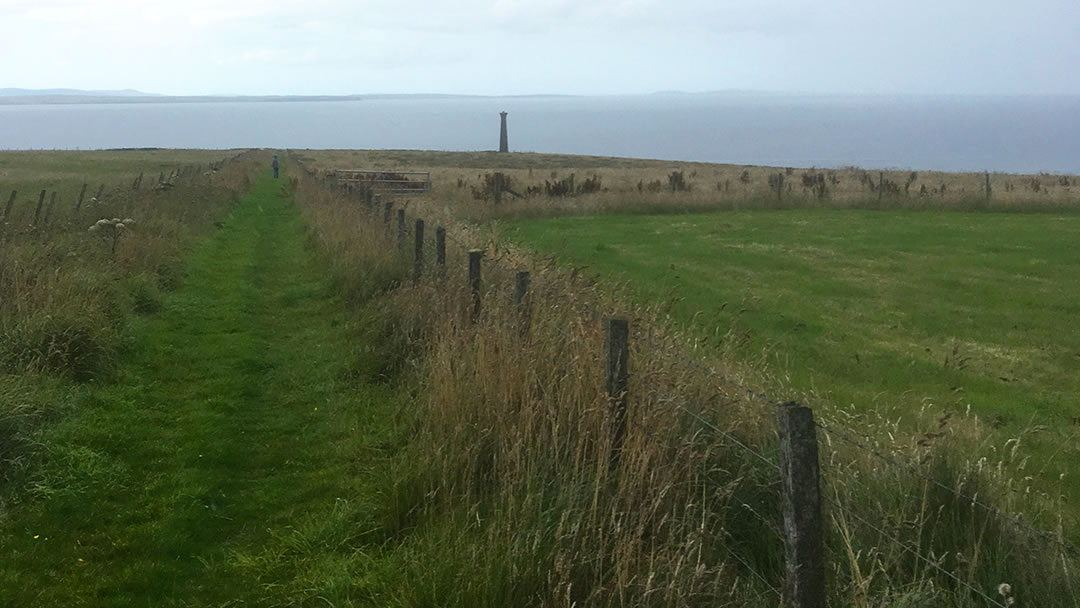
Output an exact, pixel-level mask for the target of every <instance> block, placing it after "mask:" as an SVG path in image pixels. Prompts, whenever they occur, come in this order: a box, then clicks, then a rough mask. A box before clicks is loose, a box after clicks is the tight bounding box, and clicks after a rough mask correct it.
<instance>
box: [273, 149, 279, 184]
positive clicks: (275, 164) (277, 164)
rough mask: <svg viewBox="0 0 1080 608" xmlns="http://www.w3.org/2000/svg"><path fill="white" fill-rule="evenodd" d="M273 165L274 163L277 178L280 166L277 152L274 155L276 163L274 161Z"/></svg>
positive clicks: (275, 177)
mask: <svg viewBox="0 0 1080 608" xmlns="http://www.w3.org/2000/svg"><path fill="white" fill-rule="evenodd" d="M273 165H274V179H277V175H278V167H279V163H278V157H277V154H275V155H274V163H273Z"/></svg>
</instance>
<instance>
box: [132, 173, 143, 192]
mask: <svg viewBox="0 0 1080 608" xmlns="http://www.w3.org/2000/svg"><path fill="white" fill-rule="evenodd" d="M142 178H143V174H142V173H140V174H139V177H136V178H135V181H134V182H132V183H131V189H132V190H138V189H139V186H142Z"/></svg>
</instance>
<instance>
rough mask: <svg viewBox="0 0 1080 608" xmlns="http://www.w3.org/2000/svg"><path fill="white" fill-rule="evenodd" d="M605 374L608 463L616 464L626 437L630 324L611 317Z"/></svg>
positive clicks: (606, 346) (605, 346)
mask: <svg viewBox="0 0 1080 608" xmlns="http://www.w3.org/2000/svg"><path fill="white" fill-rule="evenodd" d="M604 358H605V362H604V375H605V376H606V381H607V396H608V414H609V416H610V421H611V464H612V465H613V466H618V464H619V458H620V457H621V456H622V446H623V440H624V439H625V438H626V397H627V385H628V384H629V380H630V367H629V361H630V324H629V323H628V322H627V321H626V319H618V318H610V319H608V320H607V323H606V326H605V328H604Z"/></svg>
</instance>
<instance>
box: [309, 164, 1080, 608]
mask: <svg viewBox="0 0 1080 608" xmlns="http://www.w3.org/2000/svg"><path fill="white" fill-rule="evenodd" d="M307 172H308V174H309V176H311V177H313V178H316V179H318V173H317V172H315V171H314V170H313V169H310V168H308V169H307ZM322 184H323V185H324V186H325V187H327V188H331V189H334V187H333V186H332V185H331V184H330V183H328V182H327V181H325V180H323V181H322ZM337 190H339V191H340V189H337ZM347 195H348V196H349V197H351V198H353V199H358V198H363V197H362V196H358V195H356V194H355V193H352V192H350V193H347ZM369 204H370V200H369ZM380 205H382V207H381V208H380ZM406 207H407V205H406ZM392 208H393V202H392V201H391V202H385V203H383V202H381V201H379V199H378V198H377V197H376V199H375V204H374V205H372V208H371V214H372V215H373V216H374V217H375V218H376V219H375V220H374V221H379V219H378V216H380V215H381V221H382V222H383V223H384V224H385V225H386V230H387V231H388V232H389V231H391V230H393V231H395V232H396V242H397V243H396V244H397V248H398V249H399V250H401V251H404V250H405V248H406V244H407V243H408V240H409V237H415V236H416V232H415V227H416V226H420V225H421V224H418V223H415V219H416V218H413V222H410V221H407V219H406V217H407V215H406V213H405V208H399V209H396V211H397V214H396V216H394V217H392V216H391V213H390V210H391V209H392ZM395 222H396V225H395ZM438 230H439V231H440V232H442V233H443V234H444V235H445V239H444V242H443V243H442V244H439V243H437V242H436V241H435V240H434V239H420V240H418V241H417V242H416V243H415V247H414V255H415V256H416V258H415V263H416V268H417V269H418V270H417V272H418V273H419V272H420V270H419V269H422V268H423V267H424V266H425V265H427V264H428V262H427V260H428V259H430V258H431V257H432V256H433V257H434V258H435V259H436V260H443V261H445V259H446V250H445V242H450V243H451V244H453V245H454V246H455V247H456V248H458V249H459V250H461V251H472V252H476V251H477V249H476V248H475V243H476V241H475V240H472V239H468V238H464V237H462V238H459V237H458V236H457V235H456V234H455V233H454V232H451V231H446V230H445V229H444V228H443V227H441V226H439V227H438ZM434 232H435V231H429V232H426V234H433V233H434ZM473 236H475V235H473ZM496 253H497V255H492V256H490V257H487V258H486V259H485V261H486V263H488V264H491V265H495V266H497V267H499V268H500V269H501V270H502V271H503V272H504V273H521V272H522V271H521V268H522V267H523V266H525V265H526V264H524V262H525V261H526V260H523V259H519V258H515V257H513V256H510V255H508V254H506V253H505V252H503V253H501V254H500V253H498V252H496ZM526 274H527V273H526ZM528 280H529V279H528V277H526V281H528ZM476 281H477V282H474V278H473V277H471V276H470V280H469V289H471V290H472V291H473V292H474V293H473V297H474V298H480V295H479V293H477V290H478V287H477V285H478V277H477V278H476ZM536 289H537V286H535V285H532V284H530V290H536ZM555 295H557V296H559V297H561V298H564V299H565V300H566V301H565V302H564V303H565V304H568V305H569V306H570V307H571V308H572V309H574V310H577V311H580V312H581V313H582V314H584V315H585V316H586V317H587V318H590V319H593V320H599V319H605V318H608V317H609V316H610V315H609V314H607V312H606V311H605V310H602V309H601V307H600V306H598V305H596V303H594V302H591V301H588V300H584V299H575V298H573V297H572V296H571V294H569V293H565V292H559V293H558V294H555ZM476 301H477V306H479V304H478V302H479V300H478V299H477V300H476ZM652 333H653V332H649V331H642V332H638V334H637V335H636V339H637V340H639V341H640V342H641V343H642V344H643V347H644V348H646V349H649V350H651V351H652V352H654V353H661V354H663V355H664V356H667V357H670V358H671V359H674V360H677V361H678V362H680V363H681V364H683V365H685V366H686V367H687V368H690V369H693V370H695V371H696V372H698V373H700V374H702V375H703V376H704V378H706V379H707V381H708V382H710V383H712V384H713V385H714V387H715V389H716V390H718V391H726V392H730V391H732V390H734V391H735V392H736V393H738V394H741V395H743V396H744V397H745V398H746V399H747V400H748V401H750V402H753V403H756V404H758V405H759V406H761V407H763V408H766V409H767V410H768V411H769V413H770V414H773V415H776V416H778V417H779V418H780V419H781V424H780V427H781V428H780V432H779V434H780V435H781V444H782V445H781V448H780V449H778V450H776V451H775V452H772V453H768V452H767V451H766V450H763V449H760V448H757V447H755V446H753V445H751V443H750V442H748V441H746V440H744V439H741V438H740V437H738V436H737V435H736V434H735V433H732V432H730V431H728V430H725V429H724V428H722V427H721V426H719V425H717V424H715V423H714V422H712V421H710V420H709V419H708V418H707V417H706V416H704V415H703V414H702V413H701V412H698V411H695V410H694V409H693V408H691V407H688V406H687V405H685V404H683V403H678V402H676V403H673V409H674V410H677V411H678V412H680V413H681V414H683V415H685V416H686V417H687V418H689V419H690V420H692V421H693V422H694V424H696V425H698V426H699V428H701V429H703V430H706V431H708V432H710V433H712V434H714V435H715V436H717V437H720V438H722V439H723V440H724V441H725V442H727V443H728V444H730V445H733V446H735V447H736V448H737V449H739V450H742V451H743V452H745V453H746V454H748V455H749V456H750V457H751V458H752V459H754V460H755V461H757V462H759V463H760V464H761V465H763V466H765V467H766V469H767V470H769V471H774V472H775V473H776V474H778V475H779V476H780V477H782V478H785V479H784V481H785V485H787V483H786V482H788V481H792V482H793V483H795V484H796V485H798V486H800V488H801V489H798V491H797V492H795V493H796V494H799V493H806V494H808V495H811V496H810V501H809V502H806V501H804V502H799V499H798V498H797V497H793V496H787V495H786V494H787V488H785V498H784V499H785V501H787V502H786V503H785V504H786V505H787V507H788V508H786V509H785V513H784V526H783V528H784V530H783V532H784V534H783V537H784V538H783V539H782V540H783V542H784V544H785V553H787V559H788V562H789V563H788V564H787V566H786V569H785V573H786V574H785V580H784V581H783V583H782V584H781V585H778V584H776V583H774V582H773V581H772V580H771V579H770V578H769V577H768V576H767V575H765V574H764V573H762V572H761V571H759V570H758V569H755V568H754V567H753V566H752V564H751V563H750V562H749V561H748V560H746V559H745V558H744V557H743V556H741V555H739V554H738V552H737V551H735V550H734V549H733V548H732V547H731V546H729V545H724V549H725V550H726V552H727V553H728V554H729V555H730V556H731V557H732V558H733V559H734V560H735V561H736V562H738V563H739V564H740V565H741V566H742V567H743V568H744V569H745V570H746V571H747V572H748V573H749V574H750V575H751V576H752V577H753V578H754V579H756V580H757V581H758V582H760V583H761V584H762V585H763V586H764V588H765V590H764V591H763V593H764V594H770V593H771V594H775V595H776V596H777V597H783V598H784V602H785V605H787V606H791V607H796V608H803V607H808V606H824V605H825V602H826V598H825V594H824V589H825V582H824V580H822V581H819V582H817V583H812V589H811V591H812V593H810V594H809V595H807V594H806V593H800V591H799V587H800V585H803V584H805V583H806V581H800V580H799V577H800V576H803V575H804V574H805V573H806V572H807V571H812V572H814V573H818V574H815V576H821V577H822V578H823V577H824V568H823V567H822V566H823V564H821V563H808V562H807V561H806V559H808V558H806V556H805V555H803V554H800V553H799V550H800V549H799V547H800V543H801V542H803V540H804V539H802V538H795V537H794V536H798V535H799V534H800V533H802V534H805V533H806V532H807V530H798V529H797V528H799V524H798V523H797V521H796V520H798V519H800V518H802V517H803V515H805V512H809V511H817V512H819V513H820V510H821V507H822V506H823V505H826V506H828V507H829V508H830V509H831V510H832V511H833V512H835V513H836V514H837V515H838V516H839V517H842V518H844V519H845V520H853V521H855V522H858V523H859V524H860V525H861V526H863V527H864V528H866V529H868V530H870V531H872V532H873V533H875V534H877V535H878V536H879V537H880V538H883V539H886V540H888V541H889V542H891V543H893V544H894V545H895V546H896V547H897V548H899V549H901V550H902V551H903V552H904V553H906V554H910V555H911V556H912V557H913V558H915V559H916V560H917V561H918V562H920V563H922V564H924V565H925V566H926V567H927V568H929V569H930V570H932V571H933V572H935V573H937V575H939V576H940V577H941V578H942V580H944V581H948V582H949V583H950V584H952V585H955V586H956V587H957V588H960V589H963V590H965V591H966V592H968V593H970V594H972V595H973V596H974V597H977V598H978V599H979V600H980V601H983V602H985V604H986V605H989V606H1000V607H1002V608H1007V607H1008V606H1012V605H1014V604H1013V600H1012V599H1011V598H1010V597H1009V596H1008V595H1007V594H1001V593H999V596H1000V599H999V598H995V597H993V595H991V593H990V592H987V591H986V590H984V589H980V588H979V587H978V586H976V584H974V583H973V582H972V580H971V578H970V576H969V579H968V580H965V579H964V578H961V577H960V576H958V575H957V574H956V573H955V572H953V571H950V570H949V569H948V568H946V567H945V566H943V565H942V560H941V559H940V558H935V557H934V556H933V555H929V554H926V553H925V552H924V551H923V549H921V548H920V547H919V546H913V545H912V543H910V542H906V541H904V540H903V539H902V538H900V535H898V534H896V533H893V532H890V531H888V530H886V529H885V526H884V525H879V524H876V523H874V521H873V519H872V518H870V517H868V516H864V515H861V514H860V513H859V512H857V511H856V510H855V509H854V508H853V507H852V506H851V505H847V504H844V503H843V502H842V501H840V500H838V498H832V497H830V496H828V494H826V495H825V497H824V499H821V497H820V494H819V491H820V490H819V489H820V485H821V482H820V480H819V478H818V476H817V475H818V472H817V466H818V463H817V441H818V438H817V434H816V431H821V432H822V433H824V434H825V436H826V437H828V438H835V439H836V440H838V441H839V442H841V443H843V444H844V445H846V446H848V447H849V448H851V449H854V450H857V451H859V452H860V453H863V454H866V455H868V456H869V457H871V458H873V459H875V460H876V461H878V462H880V463H882V464H884V465H888V466H889V467H892V468H894V469H896V470H900V471H903V472H904V473H906V474H909V475H911V476H912V477H913V478H915V479H917V480H919V481H921V482H923V483H925V484H929V485H931V486H933V487H934V488H937V489H938V490H942V491H945V492H946V493H948V494H949V495H951V496H953V497H954V498H955V499H958V500H960V501H962V502H964V503H966V504H970V505H972V507H973V508H978V509H979V510H981V511H982V512H984V513H985V514H986V515H988V516H990V517H992V518H995V519H997V520H1000V521H1003V522H1008V523H1009V524H1010V525H1012V526H1014V527H1015V528H1016V529H1018V530H1020V531H1022V532H1023V533H1025V534H1028V535H1030V536H1032V537H1034V538H1038V539H1039V540H1040V541H1041V542H1044V543H1047V544H1049V545H1053V546H1055V547H1057V548H1059V549H1060V550H1062V551H1063V552H1064V553H1066V554H1067V555H1068V556H1069V557H1071V558H1073V559H1076V558H1080V548H1078V547H1077V546H1076V545H1075V544H1074V543H1072V542H1071V541H1070V540H1069V539H1067V538H1065V536H1064V534H1063V533H1053V532H1049V531H1046V530H1043V529H1040V528H1038V527H1036V526H1034V525H1033V524H1031V523H1030V522H1029V521H1027V520H1026V519H1025V518H1024V517H1023V516H1021V515H1019V514H1015V513H1010V512H1007V511H1004V510H1002V509H1000V508H998V507H995V506H994V505H991V504H989V503H988V502H987V501H986V500H984V499H983V498H980V497H979V496H978V495H977V494H972V493H968V492H966V491H964V490H963V489H962V488H958V487H956V486H953V485H949V484H946V483H943V482H942V481H940V480H939V479H936V478H934V477H933V476H931V475H929V474H927V473H925V472H924V471H923V467H922V466H920V464H918V463H916V462H913V461H910V460H906V459H903V458H901V457H900V456H897V455H890V454H886V453H884V452H883V451H882V450H880V449H878V448H875V447H874V446H873V445H872V444H873V440H872V438H870V437H868V436H865V435H862V434H860V433H858V432H856V431H854V430H852V429H848V428H844V427H842V426H841V425H839V424H836V423H824V422H821V421H820V420H815V419H813V417H812V414H810V421H811V422H810V434H811V436H809V437H804V438H803V439H806V440H808V441H810V442H812V444H813V458H814V461H815V462H814V463H813V479H801V480H799V479H795V480H791V479H790V478H788V477H787V476H789V474H790V470H791V469H792V467H798V466H802V465H805V464H807V463H804V462H797V460H798V458H793V456H792V452H791V449H789V448H790V446H789V445H788V444H787V442H788V441H790V440H791V438H786V439H785V438H784V437H783V435H784V430H783V427H784V424H783V422H782V421H783V418H784V416H786V415H788V414H789V413H791V412H792V411H794V410H797V409H802V410H806V411H807V413H809V410H807V409H806V408H801V407H800V406H798V405H797V404H795V403H792V402H785V401H783V400H778V399H775V398H773V397H771V396H769V395H768V394H766V393H764V392H762V391H759V390H757V389H754V388H752V387H749V386H747V385H745V384H744V383H742V382H741V381H740V380H739V379H737V378H735V377H732V376H731V375H730V374H725V373H722V372H720V371H718V370H717V369H716V368H715V367H714V366H712V365H710V364H709V363H708V362H706V361H704V360H702V359H701V358H698V357H694V356H692V355H690V354H689V353H687V352H686V351H685V349H682V348H679V347H677V346H676V345H674V344H673V343H672V341H671V340H657V339H654V338H653V336H652ZM610 356H611V355H610V353H609V358H610ZM624 356H625V355H624ZM609 362H610V360H609ZM615 363H618V361H617V360H616V361H615ZM623 365H624V366H625V360H624V361H623ZM610 386H611V384H610V383H609V387H610ZM609 397H610V398H611V399H612V400H615V401H617V400H619V399H622V398H624V397H625V395H621V396H620V395H614V394H612V395H609ZM796 439H798V438H796ZM746 507H747V510H748V511H749V512H751V513H752V514H753V515H754V516H755V517H758V518H759V519H762V520H763V521H764V520H765V518H764V517H763V516H762V515H761V514H760V513H758V512H756V511H755V510H754V509H753V508H751V507H749V505H746ZM788 511H793V512H794V516H793V515H792V513H789V512H788ZM767 523H768V522H767ZM810 525H811V526H817V528H818V529H817V530H816V531H814V530H810V532H811V533H816V534H817V537H818V539H819V541H818V546H817V549H816V551H817V552H818V553H819V555H818V556H817V557H816V558H809V559H816V560H818V562H820V560H821V559H822V555H821V553H823V551H824V549H823V547H821V546H820V545H821V542H820V538H821V535H822V533H823V531H822V529H821V528H822V527H823V524H822V521H821V518H820V515H819V517H818V518H817V520H815V521H814V522H812V523H811V524H810ZM811 535H812V534H811ZM810 545H813V543H812V542H811V543H810ZM1064 559H1065V558H1064V557H1063V560H1064ZM792 560H802V561H799V562H798V563H791V562H792ZM1062 568H1063V569H1067V568H1068V566H1067V565H1066V564H1065V562H1063V564H1062ZM1066 575H1068V573H1066ZM782 588H783V591H782ZM817 596H820V597H817ZM1075 599H1076V598H1075V597H1074V598H1073V600H1075ZM1065 605H1074V603H1072V602H1070V603H1067V604H1065Z"/></svg>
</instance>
